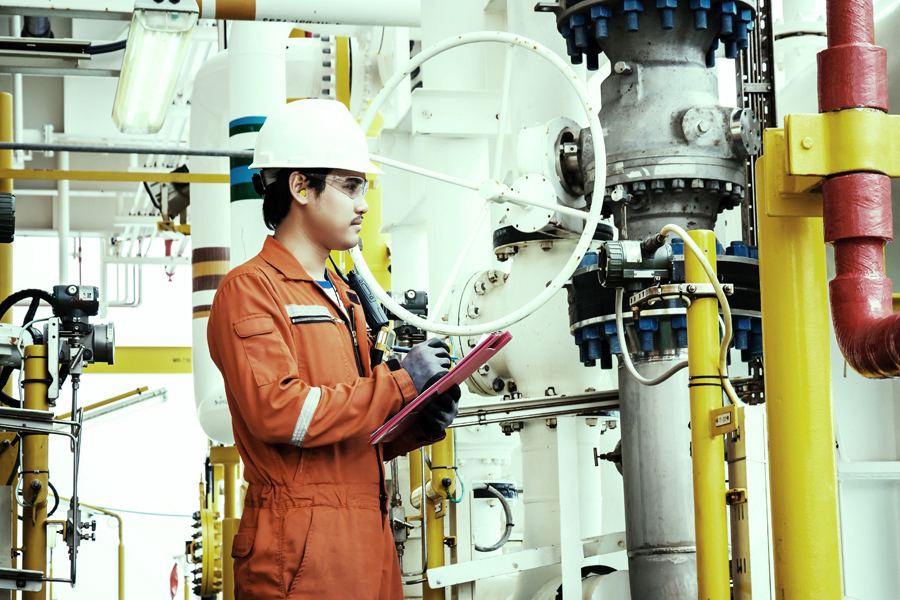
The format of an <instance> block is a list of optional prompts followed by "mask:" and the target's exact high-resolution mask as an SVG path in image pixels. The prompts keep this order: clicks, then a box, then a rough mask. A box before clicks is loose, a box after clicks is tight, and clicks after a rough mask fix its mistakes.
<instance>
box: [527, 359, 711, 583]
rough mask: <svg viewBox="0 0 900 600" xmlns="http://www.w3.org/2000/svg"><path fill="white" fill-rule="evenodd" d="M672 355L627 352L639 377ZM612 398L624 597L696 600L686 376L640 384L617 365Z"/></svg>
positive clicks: (656, 371)
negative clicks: (621, 495) (617, 415)
mask: <svg viewBox="0 0 900 600" xmlns="http://www.w3.org/2000/svg"><path fill="white" fill-rule="evenodd" d="M678 352H679V353H678V354H675V355H674V356H662V357H654V358H647V359H641V358H637V357H635V362H634V364H635V368H636V369H637V370H638V371H639V372H640V373H641V375H643V376H644V377H651V378H652V377H656V376H658V375H662V374H663V373H665V372H666V371H668V370H669V369H670V368H671V367H672V365H674V364H675V363H676V362H679V361H681V360H684V350H681V351H678ZM619 399H620V407H621V428H622V477H623V478H624V482H623V483H624V491H625V540H626V544H627V550H628V572H629V573H630V577H629V585H630V587H631V598H632V600H659V599H661V598H665V599H666V600H697V547H696V537H695V534H694V492H693V489H692V488H691V473H692V469H691V430H690V424H691V413H690V403H689V401H688V378H687V373H686V372H685V371H684V370H682V371H679V372H678V373H676V374H675V375H673V376H672V377H671V378H670V379H668V380H667V381H665V382H663V383H661V384H659V385H655V386H653V387H647V386H644V385H641V384H640V383H638V382H637V381H636V380H635V379H634V377H632V376H631V375H630V374H629V373H628V372H627V371H626V370H625V369H624V368H620V369H619ZM527 483H528V480H527V475H526V486H525V488H526V489H528V485H527Z"/></svg>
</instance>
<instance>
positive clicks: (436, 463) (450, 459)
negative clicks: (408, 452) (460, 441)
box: [431, 429, 456, 508]
mask: <svg viewBox="0 0 900 600" xmlns="http://www.w3.org/2000/svg"><path fill="white" fill-rule="evenodd" d="M453 440H454V433H453V430H452V429H448V430H447V435H446V437H444V439H442V440H441V441H439V442H436V443H434V444H432V445H431V457H432V458H431V488H432V489H433V490H435V491H436V492H438V493H439V494H440V497H441V498H446V497H448V496H450V497H453V495H454V494H455V493H456V470H455V469H453V467H455V466H456V449H455V447H454V444H453ZM443 467H446V468H443ZM444 479H450V485H449V486H445V485H444ZM445 508H446V505H445Z"/></svg>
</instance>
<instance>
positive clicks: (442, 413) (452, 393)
mask: <svg viewBox="0 0 900 600" xmlns="http://www.w3.org/2000/svg"><path fill="white" fill-rule="evenodd" d="M459 396H460V391H459V386H458V385H454V386H453V387H451V388H449V389H448V390H447V391H446V392H444V393H443V394H441V395H440V396H438V397H437V398H435V399H434V401H433V402H432V403H431V404H429V405H428V406H426V407H425V409H424V410H423V411H422V416H421V417H419V426H420V427H421V428H422V431H423V432H424V433H425V435H427V436H428V437H429V438H436V437H438V436H439V435H441V433H443V431H444V430H445V429H447V428H448V427H450V424H451V423H453V419H455V418H456V415H457V413H459Z"/></svg>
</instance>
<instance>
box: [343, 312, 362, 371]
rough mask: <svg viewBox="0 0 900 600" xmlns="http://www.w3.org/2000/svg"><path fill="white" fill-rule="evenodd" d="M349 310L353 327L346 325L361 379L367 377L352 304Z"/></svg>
mask: <svg viewBox="0 0 900 600" xmlns="http://www.w3.org/2000/svg"><path fill="white" fill-rule="evenodd" d="M347 310H348V311H349V313H350V321H352V323H353V325H351V324H350V323H347V322H345V323H344V325H346V326H347V332H348V333H349V334H350V339H351V340H353V357H354V358H355V359H356V370H357V372H358V373H359V376H360V377H365V373H364V372H363V366H362V359H361V358H360V357H359V342H357V340H356V318H355V317H354V316H353V313H354V311H353V305H352V304H351V305H350V306H348V307H347Z"/></svg>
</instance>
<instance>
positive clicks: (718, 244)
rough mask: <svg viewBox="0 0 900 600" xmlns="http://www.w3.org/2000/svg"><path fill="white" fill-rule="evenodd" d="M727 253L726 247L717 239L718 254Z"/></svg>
mask: <svg viewBox="0 0 900 600" xmlns="http://www.w3.org/2000/svg"><path fill="white" fill-rule="evenodd" d="M723 254H725V247H724V246H722V244H720V243H719V240H716V256H722V255H723Z"/></svg>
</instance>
